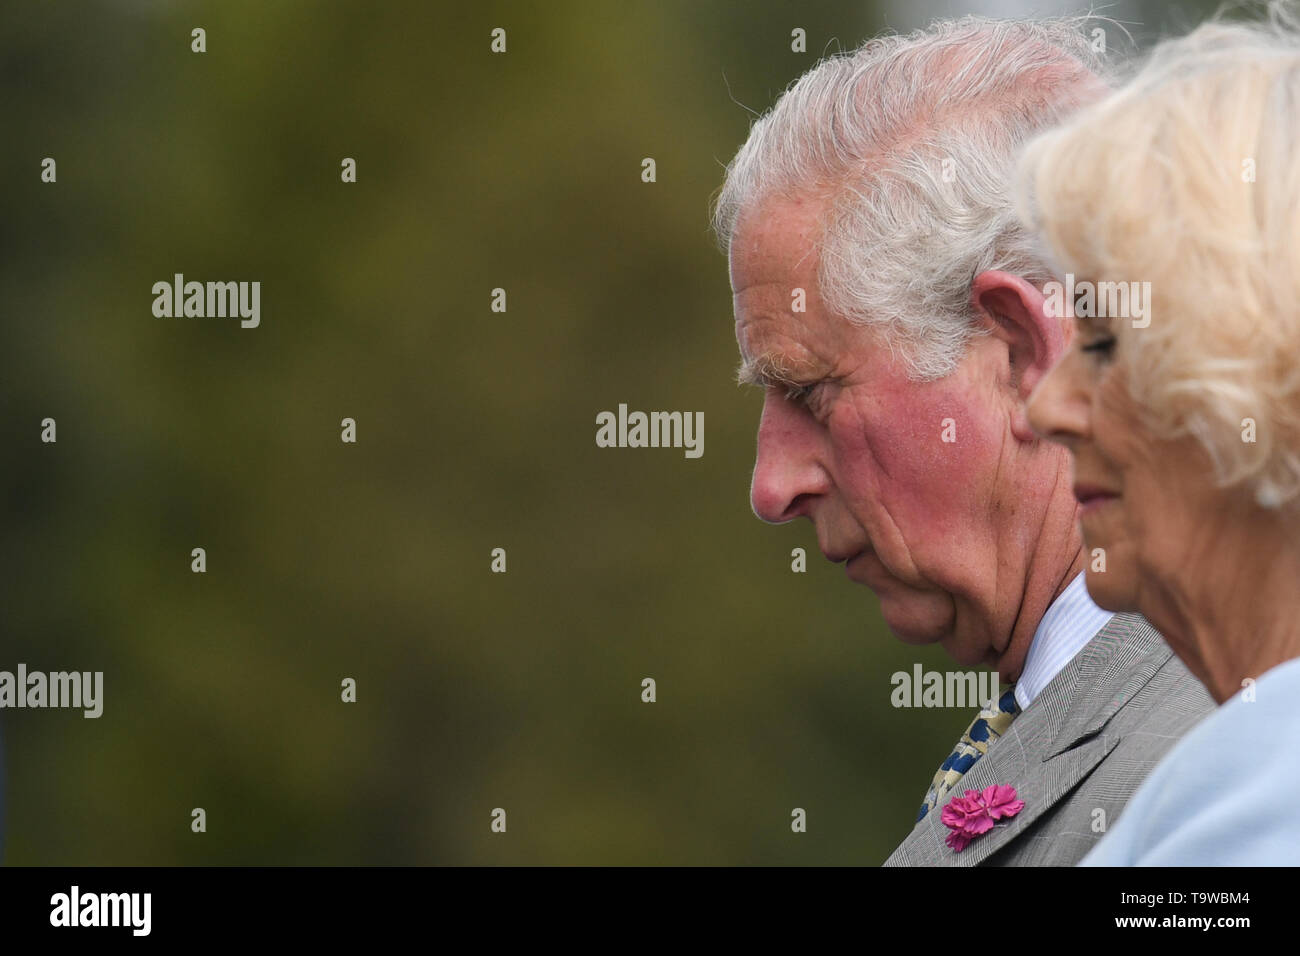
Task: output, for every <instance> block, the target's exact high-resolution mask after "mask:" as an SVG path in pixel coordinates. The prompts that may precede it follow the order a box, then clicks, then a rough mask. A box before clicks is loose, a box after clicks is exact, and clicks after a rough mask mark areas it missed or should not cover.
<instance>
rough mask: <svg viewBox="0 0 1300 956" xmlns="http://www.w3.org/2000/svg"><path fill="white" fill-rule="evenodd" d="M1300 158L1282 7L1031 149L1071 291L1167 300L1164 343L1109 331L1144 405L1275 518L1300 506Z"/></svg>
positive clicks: (1222, 31) (1291, 58)
mask: <svg viewBox="0 0 1300 956" xmlns="http://www.w3.org/2000/svg"><path fill="white" fill-rule="evenodd" d="M1298 151H1300V28H1298V26H1297V18H1296V12H1295V8H1294V7H1293V6H1291V5H1288V4H1283V3H1274V4H1272V5H1270V6H1269V7H1268V17H1267V20H1266V22H1262V23H1249V24H1248V23H1227V22H1222V21H1215V22H1211V23H1208V24H1205V25H1203V26H1201V27H1199V28H1198V29H1196V30H1195V31H1194V32H1192V33H1191V34H1189V35H1187V36H1186V37H1183V38H1180V39H1176V40H1170V41H1166V42H1163V43H1161V44H1160V45H1159V46H1157V47H1156V48H1155V49H1154V50H1153V51H1152V52H1151V54H1150V56H1149V58H1148V59H1147V60H1146V61H1145V63H1144V65H1143V66H1142V67H1141V69H1140V70H1139V71H1138V72H1137V74H1136V75H1135V76H1134V77H1133V79H1132V80H1131V81H1130V82H1129V83H1127V84H1126V85H1125V86H1124V87H1123V88H1122V89H1121V90H1119V91H1118V92H1116V93H1115V94H1113V95H1112V96H1110V97H1108V98H1107V99H1106V100H1104V101H1102V102H1100V103H1098V104H1095V105H1093V106H1090V107H1087V108H1086V109H1085V110H1083V111H1082V112H1081V113H1079V114H1076V116H1075V117H1073V118H1072V119H1071V120H1069V121H1067V122H1066V123H1065V124H1064V125H1063V126H1062V127H1060V128H1058V129H1055V130H1053V131H1051V132H1048V133H1046V134H1044V135H1042V136H1041V137H1039V138H1037V139H1035V140H1034V141H1033V142H1031V143H1030V145H1029V146H1028V147H1027V148H1026V150H1025V153H1024V155H1023V156H1022V159H1021V163H1020V169H1019V176H1018V182H1017V194H1018V195H1017V200H1018V203H1019V209H1020V214H1021V216H1022V218H1024V219H1025V221H1026V222H1027V224H1028V225H1029V226H1030V227H1031V228H1033V229H1035V230H1036V231H1037V232H1038V234H1039V236H1040V237H1041V239H1042V240H1043V242H1044V243H1045V245H1046V246H1047V249H1048V255H1049V258H1050V259H1051V260H1053V261H1054V262H1055V265H1056V268H1057V269H1058V270H1059V271H1060V273H1061V274H1065V273H1067V272H1068V273H1073V274H1075V275H1076V276H1077V277H1079V278H1080V279H1088V280H1093V281H1109V280H1121V281H1138V282H1150V283H1151V286H1150V290H1151V298H1150V302H1149V303H1148V308H1149V309H1150V312H1149V317H1150V324H1149V325H1148V326H1147V327H1145V328H1136V327H1133V323H1130V322H1128V321H1125V320H1122V319H1119V320H1117V319H1113V318H1112V319H1111V320H1109V321H1110V323H1111V327H1112V331H1113V333H1114V335H1115V338H1116V342H1117V349H1116V354H1117V361H1118V362H1119V363H1121V368H1122V369H1123V370H1124V372H1125V374H1126V378H1125V380H1124V381H1125V384H1126V385H1127V387H1128V389H1129V392H1130V394H1131V396H1132V397H1133V399H1134V400H1135V401H1136V402H1137V404H1138V405H1139V406H1140V407H1141V408H1142V409H1143V414H1144V417H1145V418H1146V422H1147V425H1148V426H1149V427H1150V428H1151V429H1152V431H1153V432H1154V433H1155V434H1157V435H1158V436H1159V437H1163V438H1176V437H1179V436H1182V435H1193V436H1195V437H1196V438H1197V439H1198V440H1199V441H1200V443H1201V444H1202V445H1203V446H1204V448H1205V450H1206V451H1207V452H1208V454H1209V457H1210V460H1211V461H1212V463H1213V465H1214V470H1215V479H1216V481H1217V482H1218V483H1219V484H1220V485H1222V486H1225V487H1226V486H1232V485H1237V484H1244V485H1245V486H1246V487H1248V488H1249V489H1250V490H1251V491H1252V492H1253V493H1254V495H1255V498H1256V500H1257V501H1258V502H1259V504H1261V505H1263V506H1265V507H1278V506H1280V505H1282V504H1283V503H1285V502H1291V501H1292V500H1293V499H1295V498H1296V496H1297V495H1298V494H1300V455H1298V452H1300V363H1298V362H1297V358H1300V157H1298V156H1297V152H1298ZM1117 371H1118V370H1117ZM1246 419H1251V420H1253V422H1254V425H1255V441H1254V442H1248V441H1246V440H1244V436H1245V433H1246V431H1245V430H1246V428H1247V426H1248V424H1249V423H1247V422H1246Z"/></svg>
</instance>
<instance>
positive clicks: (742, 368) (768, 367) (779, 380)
mask: <svg viewBox="0 0 1300 956" xmlns="http://www.w3.org/2000/svg"><path fill="white" fill-rule="evenodd" d="M736 383H737V384H738V385H756V386H758V387H759V388H771V387H772V386H774V385H784V386H787V387H795V388H797V387H798V386H799V385H801V384H802V383H801V382H799V381H798V379H797V378H796V377H795V375H794V374H793V373H792V372H791V371H790V370H789V369H787V368H786V366H785V365H784V363H783V362H782V361H781V360H780V358H779V357H777V356H775V355H760V356H758V357H757V358H752V359H745V360H743V361H742V362H741V363H740V365H739V366H738V367H737V368H736Z"/></svg>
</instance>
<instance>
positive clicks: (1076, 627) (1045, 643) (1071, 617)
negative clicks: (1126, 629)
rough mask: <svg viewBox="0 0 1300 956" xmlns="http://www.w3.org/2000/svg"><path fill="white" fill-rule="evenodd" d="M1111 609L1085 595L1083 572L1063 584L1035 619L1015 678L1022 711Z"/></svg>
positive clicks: (1106, 620)
mask: <svg viewBox="0 0 1300 956" xmlns="http://www.w3.org/2000/svg"><path fill="white" fill-rule="evenodd" d="M1114 616H1115V615H1114V612H1112V611H1107V610H1106V609H1105V608H1101V607H1098V606H1097V605H1096V604H1095V603H1094V602H1093V600H1092V598H1091V597H1090V596H1089V595H1088V589H1087V587H1085V585H1084V574H1083V572H1082V571H1080V572H1079V575H1078V576H1077V577H1076V578H1075V579H1074V580H1073V581H1071V582H1070V583H1069V584H1068V585H1066V587H1065V590H1064V591H1062V592H1061V593H1060V595H1058V596H1057V598H1056V600H1055V601H1053V602H1052V603H1051V604H1050V605H1049V606H1048V608H1047V611H1046V612H1045V613H1044V614H1043V619H1042V620H1041V621H1039V622H1038V630H1036V631H1034V639H1033V641H1032V642H1031V643H1030V645H1029V653H1028V654H1027V655H1025V669H1024V671H1023V672H1022V673H1021V675H1020V680H1018V681H1016V703H1017V704H1019V705H1020V709H1021V710H1025V709H1026V708H1027V707H1029V705H1030V704H1032V703H1033V702H1034V698H1035V697H1037V696H1038V695H1039V694H1040V693H1041V692H1042V690H1043V688H1044V687H1046V686H1047V685H1048V684H1049V683H1051V680H1052V678H1053V677H1055V676H1056V675H1057V674H1059V673H1060V672H1061V669H1062V668H1063V667H1065V665H1066V664H1068V663H1070V661H1071V659H1073V657H1074V655H1076V654H1078V653H1079V651H1081V650H1083V648H1084V645H1085V644H1087V643H1088V642H1089V641H1090V640H1092V639H1093V637H1095V636H1096V634H1097V632H1098V631H1100V630H1101V629H1102V628H1103V627H1105V626H1106V625H1107V624H1108V623H1110V619H1111V618H1112V617H1114Z"/></svg>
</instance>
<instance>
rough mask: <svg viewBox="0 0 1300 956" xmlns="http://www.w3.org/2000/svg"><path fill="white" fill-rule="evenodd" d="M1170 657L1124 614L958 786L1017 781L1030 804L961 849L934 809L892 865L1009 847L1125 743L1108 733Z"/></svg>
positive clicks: (977, 856) (965, 860)
mask: <svg viewBox="0 0 1300 956" xmlns="http://www.w3.org/2000/svg"><path fill="white" fill-rule="evenodd" d="M1168 657H1169V650H1168V648H1167V647H1166V646H1165V644H1164V642H1163V640H1162V639H1161V637H1160V635H1159V634H1158V633H1157V632H1156V631H1155V630H1154V629H1153V628H1151V626H1150V625H1148V624H1147V623H1146V622H1145V621H1144V620H1142V618H1140V617H1138V616H1136V615H1132V614H1117V615H1115V616H1114V617H1113V618H1111V620H1110V622H1109V623H1108V624H1107V625H1106V627H1104V628H1102V630H1101V631H1099V632H1098V633H1097V634H1096V635H1095V636H1094V637H1093V639H1092V640H1091V641H1089V642H1088V644H1087V645H1086V646H1085V647H1084V649H1083V650H1082V651H1080V652H1079V653H1078V654H1076V655H1075V656H1074V658H1073V659H1071V660H1070V662H1069V663H1068V664H1066V665H1065V667H1064V668H1062V669H1061V672H1060V673H1059V674H1057V675H1056V677H1054V678H1053V679H1052V681H1051V682H1050V683H1049V684H1048V685H1047V686H1046V687H1045V688H1043V690H1042V692H1041V693H1040V694H1039V695H1038V697H1036V698H1035V699H1034V702H1033V703H1032V704H1030V705H1029V708H1028V709H1027V710H1026V711H1025V712H1024V713H1023V714H1021V715H1020V716H1019V717H1017V718H1016V719H1015V720H1014V721H1013V722H1012V724H1011V727H1010V728H1009V730H1008V732H1007V734H1006V735H1005V736H1003V737H1001V738H999V739H998V740H997V741H996V742H995V743H994V744H993V746H991V747H990V748H989V752H988V753H987V754H986V755H985V756H984V757H982V758H980V760H979V761H977V762H976V764H975V766H973V767H972V768H971V769H970V771H969V772H968V773H967V774H966V776H965V777H963V778H962V780H961V782H960V783H958V785H957V789H958V791H959V792H962V793H964V792H965V791H966V790H983V789H984V788H985V787H989V786H992V785H993V784H1011V785H1012V786H1014V787H1015V788H1016V793H1017V796H1018V797H1019V799H1021V800H1023V801H1024V802H1025V806H1024V809H1023V810H1021V811H1020V812H1019V813H1018V814H1016V816H1014V817H1012V818H1011V819H1010V820H1004V821H1001V822H1000V823H999V824H998V825H997V826H995V827H994V829H992V830H990V831H989V832H988V833H985V834H983V835H982V836H979V837H977V838H976V839H975V840H973V841H972V842H971V843H970V844H968V845H967V847H966V849H964V850H963V851H962V852H961V853H957V852H955V851H954V850H952V849H951V848H950V847H948V846H947V845H946V843H945V842H944V841H945V840H946V839H947V837H948V834H949V833H951V832H952V831H951V830H949V829H948V828H947V827H946V826H944V825H943V821H942V809H943V808H942V807H935V809H933V810H931V811H930V812H929V813H928V814H926V816H925V819H923V820H922V821H921V822H920V823H918V824H917V825H916V827H915V828H913V830H912V832H911V833H910V834H909V835H908V837H907V839H905V840H904V841H903V843H902V844H901V845H900V846H899V847H898V849H897V850H895V851H894V853H893V854H891V855H890V857H889V859H888V860H886V861H885V863H886V865H887V866H891V865H892V866H898V865H901V866H943V865H949V866H974V865H975V864H978V863H980V862H981V861H983V860H984V859H985V858H987V857H988V856H990V855H991V854H993V853H995V852H997V851H998V850H999V849H1001V848H1002V847H1004V846H1006V845H1007V844H1008V843H1010V842H1011V841H1012V840H1014V839H1015V838H1016V837H1017V836H1019V835H1020V834H1021V833H1022V832H1024V830H1025V829H1027V828H1028V827H1029V826H1030V825H1031V824H1032V823H1033V822H1034V821H1035V820H1037V819H1038V818H1039V817H1040V816H1042V814H1043V813H1045V812H1046V811H1047V810H1049V809H1051V807H1052V806H1053V805H1055V804H1056V803H1057V801H1059V800H1060V799H1061V798H1062V797H1063V796H1065V795H1066V794H1067V793H1069V792H1070V790H1072V789H1073V788H1074V787H1075V785H1076V784H1078V782H1079V781H1080V780H1082V779H1083V778H1084V777H1085V776H1087V775H1088V774H1089V773H1090V772H1091V771H1092V770H1093V768H1094V767H1096V766H1097V764H1099V763H1100V762H1101V761H1102V760H1103V759H1105V757H1106V755H1107V754H1109V753H1110V752H1111V750H1113V749H1114V748H1115V746H1116V745H1117V744H1118V743H1119V737H1118V736H1114V735H1107V734H1104V733H1102V732H1101V731H1102V730H1103V728H1104V727H1105V725H1106V723H1107V722H1108V721H1109V720H1110V718H1111V717H1113V716H1114V715H1115V713H1116V712H1117V711H1118V710H1119V709H1120V708H1121V707H1123V706H1124V705H1125V704H1126V703H1127V702H1128V701H1129V700H1131V699H1132V698H1133V695H1134V694H1136V693H1137V692H1138V691H1139V690H1140V689H1141V688H1142V686H1143V685H1144V684H1146V682H1147V681H1149V680H1150V679H1151V677H1152V675H1154V674H1155V672H1156V671H1157V670H1159V668H1160V666H1161V665H1162V664H1163V663H1164V662H1165V660H1167V659H1168Z"/></svg>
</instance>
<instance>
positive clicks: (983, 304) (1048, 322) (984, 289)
mask: <svg viewBox="0 0 1300 956" xmlns="http://www.w3.org/2000/svg"><path fill="white" fill-rule="evenodd" d="M1044 301H1045V300H1044V299H1043V293H1042V292H1040V291H1039V290H1038V288H1037V287H1036V286H1035V285H1034V284H1033V283H1032V282H1029V281H1027V280H1026V279H1024V278H1022V277H1021V276H1018V275H1013V274H1012V273H1010V272H999V271H995V270H989V271H988V272H981V273H980V274H979V275H977V276H976V277H975V279H974V281H973V282H971V308H972V309H974V310H975V314H976V315H977V316H978V317H979V318H980V319H982V320H983V322H984V323H985V324H986V325H987V327H988V328H989V330H990V332H992V334H993V336H994V337H995V338H998V339H1000V340H1001V341H1003V342H1005V343H1006V347H1007V359H1008V363H1009V364H1010V367H1011V385H1012V387H1013V388H1014V389H1015V390H1016V394H1017V396H1018V397H1019V399H1020V405H1021V410H1020V412H1019V413H1018V414H1017V415H1016V416H1015V419H1014V421H1013V430H1014V431H1015V434H1016V437H1017V438H1022V439H1024V440H1030V439H1032V438H1033V437H1034V431H1033V429H1032V428H1030V426H1029V422H1028V420H1027V419H1025V416H1024V411H1023V409H1024V403H1025V402H1027V401H1028V400H1029V396H1030V395H1031V394H1033V391H1034V389H1035V388H1036V387H1037V385H1038V383H1039V382H1040V381H1042V379H1043V376H1044V375H1046V374H1047V373H1048V372H1049V371H1050V370H1051V368H1052V366H1053V365H1055V364H1056V363H1057V361H1058V360H1059V359H1060V358H1061V356H1062V355H1064V354H1065V349H1066V346H1067V345H1068V344H1069V343H1068V340H1067V337H1066V332H1065V326H1064V324H1063V323H1062V321H1061V320H1060V319H1059V318H1056V317H1054V316H1050V315H1048V314H1047V311H1046V309H1044ZM1022 432H1023V434H1022Z"/></svg>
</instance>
